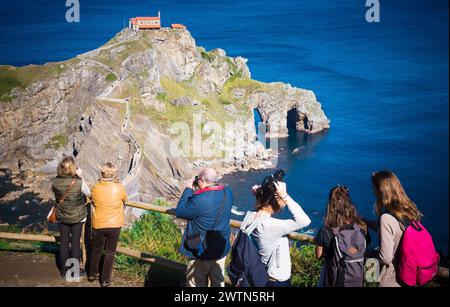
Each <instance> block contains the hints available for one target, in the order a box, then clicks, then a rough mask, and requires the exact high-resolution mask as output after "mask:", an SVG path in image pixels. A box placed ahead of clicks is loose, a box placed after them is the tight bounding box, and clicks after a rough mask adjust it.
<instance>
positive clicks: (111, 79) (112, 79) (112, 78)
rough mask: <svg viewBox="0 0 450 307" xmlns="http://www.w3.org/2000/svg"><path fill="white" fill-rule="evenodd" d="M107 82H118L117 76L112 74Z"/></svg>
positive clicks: (108, 76) (107, 78) (107, 77)
mask: <svg viewBox="0 0 450 307" xmlns="http://www.w3.org/2000/svg"><path fill="white" fill-rule="evenodd" d="M105 79H106V81H110V82H114V81H116V80H117V77H116V75H115V74H113V73H110V74H108V75H107V76H106V77H105Z"/></svg>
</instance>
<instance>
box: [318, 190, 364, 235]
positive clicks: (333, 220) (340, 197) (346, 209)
mask: <svg viewBox="0 0 450 307" xmlns="http://www.w3.org/2000/svg"><path fill="white" fill-rule="evenodd" d="M352 223H356V224H358V225H359V226H360V227H361V229H362V230H363V231H364V232H365V233H367V225H366V224H365V223H364V222H363V221H362V219H361V217H360V215H359V214H358V212H357V210H356V208H355V206H354V205H353V202H352V199H351V198H350V193H349V189H348V188H347V187H345V186H337V187H334V188H332V189H331V191H330V194H329V196H328V204H327V212H326V215H325V218H324V224H325V226H326V227H328V228H330V229H333V228H341V227H342V226H344V225H348V224H352Z"/></svg>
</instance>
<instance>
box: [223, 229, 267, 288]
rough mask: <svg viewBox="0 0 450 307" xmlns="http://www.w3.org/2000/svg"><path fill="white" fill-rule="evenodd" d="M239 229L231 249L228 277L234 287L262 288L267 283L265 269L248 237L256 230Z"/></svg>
mask: <svg viewBox="0 0 450 307" xmlns="http://www.w3.org/2000/svg"><path fill="white" fill-rule="evenodd" d="M250 228H252V229H249V228H247V229H242V228H241V229H240V230H239V233H238V235H237V238H236V240H235V241H234V244H233V247H232V249H231V262H230V265H229V266H228V269H227V271H228V276H229V277H230V280H231V283H232V284H233V286H235V287H264V286H265V285H266V284H267V282H268V281H269V275H268V274H267V270H266V267H265V266H264V264H263V263H262V261H261V258H260V256H259V253H258V249H257V248H256V246H255V243H254V242H253V240H252V239H251V237H250V235H251V233H252V232H253V230H254V229H255V228H256V226H254V227H250Z"/></svg>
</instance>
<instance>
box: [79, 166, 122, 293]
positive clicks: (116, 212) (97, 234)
mask: <svg viewBox="0 0 450 307" xmlns="http://www.w3.org/2000/svg"><path fill="white" fill-rule="evenodd" d="M100 172H101V178H100V179H99V181H98V183H97V184H95V185H94V187H93V188H92V201H93V209H92V250H91V257H90V262H89V275H88V280H89V281H91V282H92V281H94V280H96V279H99V281H100V284H101V286H102V287H108V286H109V283H110V281H111V275H112V269H113V265H114V259H115V255H116V249H117V243H118V242H119V236H120V230H121V228H122V226H123V224H124V221H125V214H124V203H125V201H126V200H127V194H126V191H125V187H124V186H123V185H122V184H121V183H120V182H119V180H118V171H117V168H116V166H114V164H112V163H109V162H108V163H106V164H105V165H103V166H102V167H101V169H100ZM103 252H104V253H105V256H104V262H103V267H102V269H101V276H100V275H99V266H100V260H101V256H102V253H103Z"/></svg>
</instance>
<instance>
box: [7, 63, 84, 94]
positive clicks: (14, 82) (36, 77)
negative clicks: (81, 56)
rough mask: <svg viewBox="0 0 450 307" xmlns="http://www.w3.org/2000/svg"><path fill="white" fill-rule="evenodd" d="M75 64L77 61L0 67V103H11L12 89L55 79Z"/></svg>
mask: <svg viewBox="0 0 450 307" xmlns="http://www.w3.org/2000/svg"><path fill="white" fill-rule="evenodd" d="M76 63H78V60H77V59H72V60H69V61H66V62H55V63H47V64H45V65H27V66H22V67H14V66H9V65H0V101H11V99H12V97H11V90H12V89H14V88H19V89H25V88H26V87H28V86H29V85H31V84H32V83H34V82H37V81H45V80H48V79H52V78H57V77H59V76H60V75H61V74H62V73H63V72H64V71H66V70H67V69H68V68H69V67H72V66H73V65H74V64H76Z"/></svg>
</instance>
